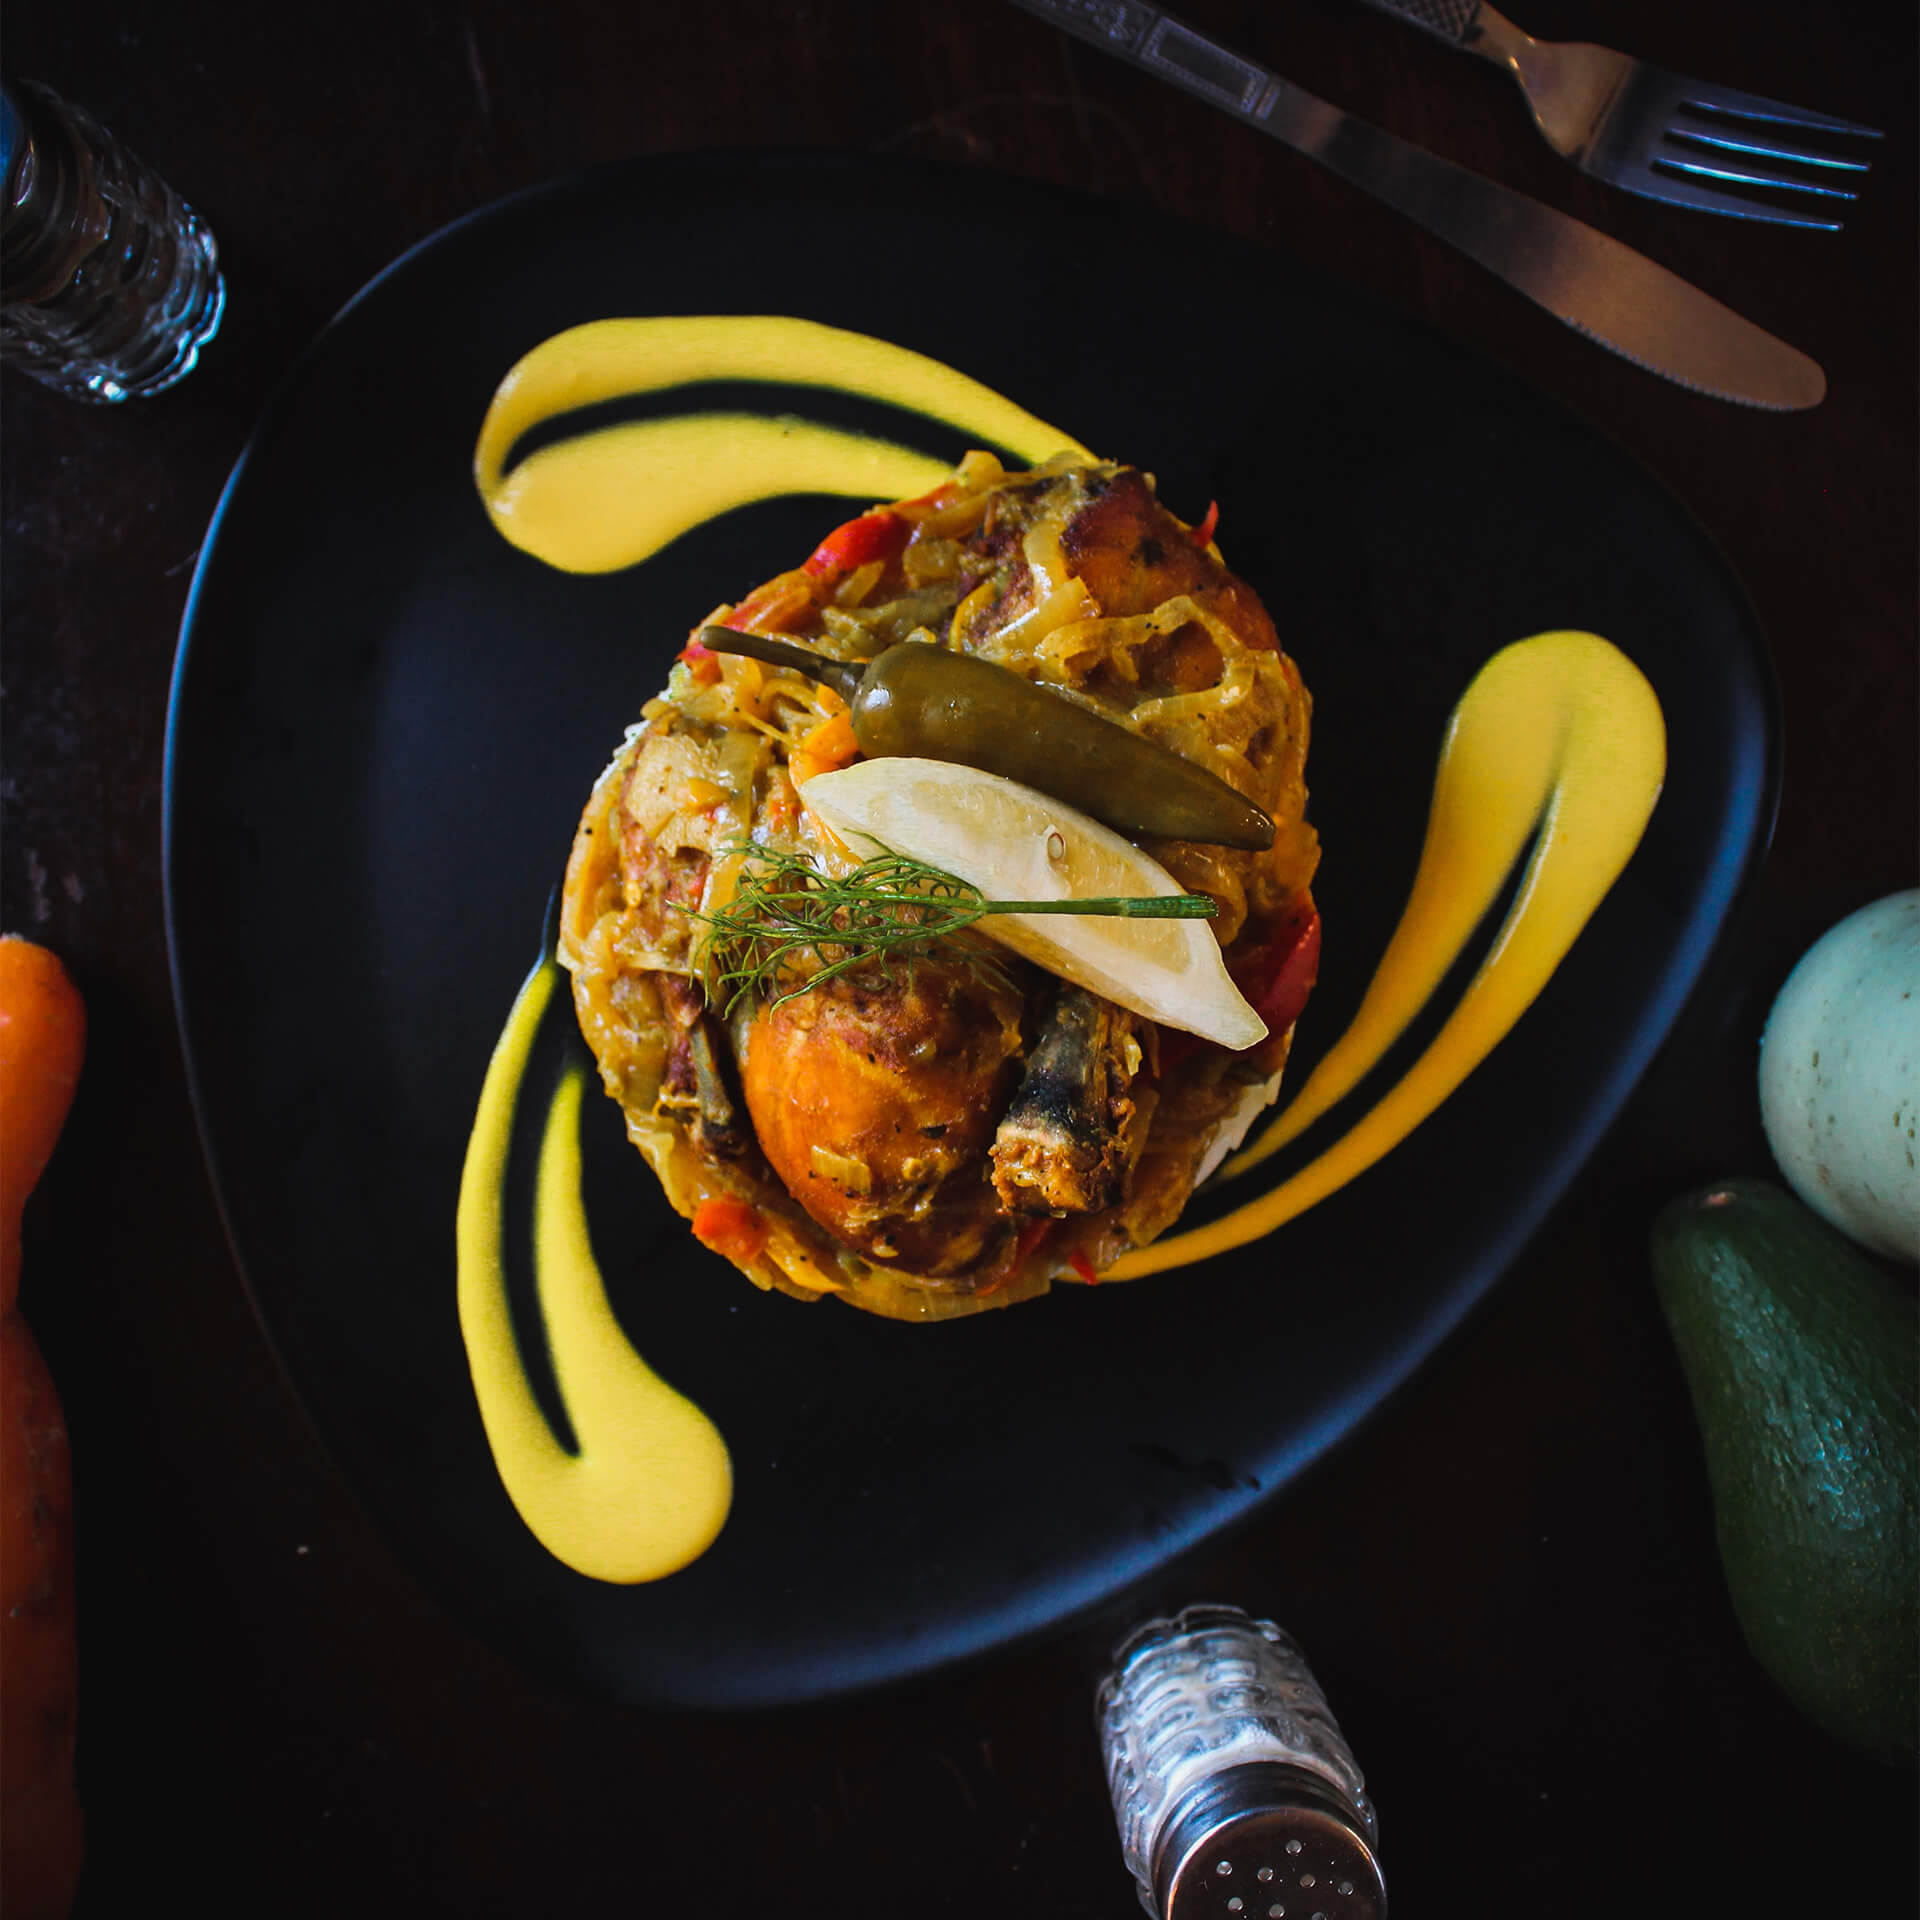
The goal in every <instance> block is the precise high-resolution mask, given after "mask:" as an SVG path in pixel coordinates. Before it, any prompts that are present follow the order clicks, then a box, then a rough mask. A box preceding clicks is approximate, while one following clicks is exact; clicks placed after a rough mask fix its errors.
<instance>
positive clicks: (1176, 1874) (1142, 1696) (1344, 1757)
mask: <svg viewBox="0 0 1920 1920" xmlns="http://www.w3.org/2000/svg"><path fill="white" fill-rule="evenodd" d="M1095 1708H1096V1712H1097V1714H1098V1717H1099V1725H1100V1742H1101V1750H1102V1753H1103V1755H1104V1758H1105V1760H1106V1767H1107V1785H1108V1787H1109V1789H1110V1791H1111V1793H1112V1795H1113V1813H1114V1819H1115V1821H1116V1823H1117V1824H1118V1826H1119V1830H1120V1846H1121V1851H1122V1853H1123V1854H1124V1856H1125V1858H1126V1862H1127V1865H1128V1867H1129V1868H1130V1869H1131V1870H1132V1872H1133V1877H1134V1880H1135V1881H1136V1882H1137V1884H1138V1886H1139V1891H1140V1904H1141V1905H1142V1906H1143V1907H1145V1908H1146V1910H1147V1912H1148V1913H1149V1914H1151V1915H1153V1916H1154V1920H1203V1917H1204V1920H1385V1915H1386V1911H1387V1888H1386V1880H1385V1878H1384V1876H1383V1875H1382V1873H1381V1870H1380V1861H1379V1854H1378V1839H1379V1834H1378V1823H1377V1821H1376V1818H1375V1815H1374V1810H1373V1806H1372V1804H1371V1803H1370V1802H1369V1800H1368V1799H1367V1795H1366V1785H1365V1782H1364V1780H1363V1779H1362V1777H1361V1774H1360V1769H1359V1768H1358V1767H1357V1766H1355V1765H1354V1760H1353V1755H1352V1753H1351V1752H1350V1751H1349V1749H1348V1747H1347V1743H1346V1741H1345V1740H1344V1739H1343V1738H1342V1737H1341V1733H1340V1728H1339V1725H1338V1723H1337V1722H1336V1721H1335V1720H1334V1717H1333V1715H1332V1713H1331V1712H1330V1711H1329V1710H1328V1708H1327V1701H1326V1696H1325V1695H1324V1694H1323V1693H1322V1692H1321V1690H1320V1685H1319V1682H1318V1681H1316V1680H1315V1679H1314V1677H1313V1673H1312V1670H1311V1669H1310V1668H1309V1667H1308V1665H1307V1663H1306V1660H1305V1659H1304V1658H1303V1657H1302V1655H1301V1652H1300V1649H1299V1648H1298V1647H1296V1646H1295V1645H1294V1644H1293V1642H1292V1641H1291V1640H1290V1639H1288V1638H1287V1636H1286V1635H1285V1634H1284V1633H1282V1632H1281V1631H1280V1629H1279V1628H1278V1627H1277V1626H1275V1625H1274V1624H1273V1622H1272V1621H1270V1620H1255V1619H1253V1618H1251V1617H1250V1616H1249V1615H1247V1614H1245V1613H1243V1612H1242V1611H1241V1610H1240V1609H1239V1608H1238V1607H1223V1606H1194V1607H1187V1608H1185V1609H1183V1610H1182V1611H1181V1612H1180V1613H1178V1614H1176V1615H1175V1616H1174V1617H1173V1618H1172V1619H1171V1620H1151V1621H1149V1622H1147V1624H1146V1625H1145V1626H1143V1627H1140V1628H1139V1629H1137V1630H1136V1631H1135V1632H1134V1633H1133V1634H1131V1635H1130V1636H1129V1637H1128V1638H1127V1640H1126V1641H1125V1642H1124V1643H1123V1644H1122V1645H1121V1647H1120V1648H1119V1650H1118V1651H1117V1652H1116V1654H1115V1655H1114V1663H1113V1668H1112V1671H1111V1672H1110V1673H1109V1674H1108V1676H1107V1678H1106V1679H1105V1680H1104V1681H1103V1682H1102V1683H1101V1686H1100V1691H1099V1694H1098V1697H1097V1699H1096V1702H1095Z"/></svg>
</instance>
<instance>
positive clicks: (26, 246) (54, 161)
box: [0, 81, 226, 402]
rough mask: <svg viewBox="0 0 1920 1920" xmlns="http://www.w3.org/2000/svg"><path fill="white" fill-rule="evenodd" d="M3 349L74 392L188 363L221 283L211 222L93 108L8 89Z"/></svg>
mask: <svg viewBox="0 0 1920 1920" xmlns="http://www.w3.org/2000/svg"><path fill="white" fill-rule="evenodd" d="M0 177H4V182H5V185H4V191H3V192H0V358H4V359H6V360H7V361H8V362H9V363H10V364H13V365H17V366H18V367H19V368H20V369H21V371H22V372H24V373H27V374H30V375H31V376H32V377H33V378H34V379H36V380H38V381H39V382H41V384H42V385H44V386H48V387H52V388H54V389H55V390H56V391H58V392H61V393H65V394H69V395H71V396H72V397H74V398H75V399H80V400H97V401H105V402H113V401H119V400H130V399H137V398H142V397H144V396H146V395H148V394H154V393H159V392H161V391H163V390H164V389H165V388H167V387H170V386H172V385H173V384H174V382H175V381H177V380H180V379H183V378H185V376H186V375H187V374H189V373H190V372H192V370H193V367H194V363H195V361H196V360H198V358H199V355H200V349H201V348H202V347H203V346H205V345H206V343H207V342H208V341H209V340H211V339H212V338H213V336H214V334H215V332H216V331H217V330H218V328H219V325H220V316H221V313H222V311H223V310H224V308H225V305H226V286H225V283H224V281H223V280H222V279H221V276H220V266H219V260H218V256H217V254H216V252H215V249H214V244H213V236H212V234H211V233H209V232H208V231H207V228H206V225H205V223H204V222H203V221H202V220H201V219H200V217H199V215H198V214H196V213H195V212H194V211H193V209H192V208H191V207H189V206H188V205H187V203H186V202H185V201H184V200H182V199H181V198H180V196H179V195H178V194H177V193H175V192H174V191H173V189H172V188H171V187H169V186H168V185H167V183H166V182H165V181H164V180H162V179H161V178H160V176H159V175H158V174H156V173H155V172H154V171H153V169H152V168H151V167H149V166H147V165H145V164H144V163H143V162H142V161H140V160H139V159H137V158H136V157H135V156H134V155H133V154H131V153H129V152H128V151H127V149H126V148H125V147H123V146H122V145H121V144H120V143H119V141H117V140H116V139H115V138H114V137H113V135H112V134H110V133H109V132H108V131H107V130H106V128H105V127H103V126H101V124H100V123H99V122H98V121H97V120H95V119H94V118H93V116H92V115H91V114H88V113H85V112H83V111H82V110H81V109H80V108H78V107H75V106H71V105H69V104H68V103H67V102H66V101H64V100H62V99H61V98H60V97H59V96H58V95H57V94H55V93H53V92H51V91H50V90H49V89H47V88H45V87H42V86H36V85H34V84H33V83H31V82H26V81H23V82H19V83H14V82H8V83H7V84H6V85H5V86H4V87H0Z"/></svg>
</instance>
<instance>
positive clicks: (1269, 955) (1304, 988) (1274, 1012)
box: [1227, 907, 1320, 1033]
mask: <svg viewBox="0 0 1920 1920" xmlns="http://www.w3.org/2000/svg"><path fill="white" fill-rule="evenodd" d="M1227 971H1228V972H1229V973H1231V974H1232V975H1233V978H1234V984H1235V985H1236V986H1237V987H1238V988H1239V989H1240V991H1241V992H1242V993H1244V994H1245V995H1246V996H1247V999H1248V1002H1249V1003H1250V1004H1251V1005H1252V1007H1253V1010H1254V1012H1255V1013H1257V1014H1258V1015H1259V1016H1260V1018H1261V1019H1262V1020H1264V1021H1265V1022H1266V1023H1267V1031H1268V1032H1269V1033H1285V1032H1286V1030H1287V1029H1288V1028H1289V1027H1290V1026H1292V1025H1293V1023H1294V1022H1295V1021H1296V1020H1298V1019H1299V1018H1300V1014H1301V1011H1302V1009H1303V1008H1304V1007H1305V1006H1306V1004H1307V996H1308V995H1309V994H1310V993H1311V992H1312V991H1313V983H1314V981H1315V980H1317V979H1318V978H1319V977H1320V915H1319V914H1318V912H1316V911H1315V910H1314V909H1313V908H1312V907H1307V908H1305V909H1304V910H1303V911H1301V912H1300V913H1297V914H1295V915H1294V916H1293V917H1292V918H1291V919H1289V920H1286V921H1283V922H1282V923H1281V924H1280V926H1279V927H1278V928H1277V929H1276V930H1275V933H1274V937H1273V938H1272V939H1271V940H1269V941H1268V942H1267V944H1266V945H1265V946H1264V947H1262V948H1260V950H1259V951H1258V952H1257V953H1254V954H1251V955H1249V956H1248V958H1247V959H1246V960H1245V961H1244V962H1243V963H1242V964H1241V965H1240V966H1239V967H1237V968H1236V967H1233V966H1229V967H1228V969H1227Z"/></svg>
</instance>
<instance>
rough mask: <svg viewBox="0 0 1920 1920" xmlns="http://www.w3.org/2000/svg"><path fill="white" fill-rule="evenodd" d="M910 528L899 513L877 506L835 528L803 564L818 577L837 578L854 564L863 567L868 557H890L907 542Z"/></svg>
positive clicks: (873, 558)
mask: <svg viewBox="0 0 1920 1920" xmlns="http://www.w3.org/2000/svg"><path fill="white" fill-rule="evenodd" d="M911 531H912V527H911V525H910V524H909V523H908V521H907V520H906V519H904V518H903V517H902V516H901V515H900V514H897V513H891V512H889V511H888V510H887V509H886V508H884V507H881V508H877V509H876V510H875V511H874V512H872V513H863V514H862V515H861V516H860V517H859V519H857V520H849V521H848V522H847V523H846V525H845V526H843V527H836V528H834V530H833V531H832V532H831V533H830V534H828V535H827V537H826V538H825V539H824V540H822V541H821V542H820V544H819V545H818V546H817V547H815V548H814V550H813V552H812V553H811V554H810V555H809V556H808V557H807V558H806V559H805V560H804V561H803V562H802V563H801V566H802V568H803V570H804V571H805V572H807V573H810V574H812V576H813V577H814V578H815V579H816V580H827V579H837V578H838V577H839V576H840V575H841V574H843V573H851V572H852V571H853V570H854V568H855V567H864V566H865V565H866V564H867V562H868V561H869V560H889V559H891V558H892V557H893V556H894V555H895V554H896V553H898V552H899V551H900V549H901V548H902V547H904V546H905V545H906V544H907V535H908V534H909V533H910V532H911Z"/></svg>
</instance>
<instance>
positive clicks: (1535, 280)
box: [1013, 0, 1827, 412]
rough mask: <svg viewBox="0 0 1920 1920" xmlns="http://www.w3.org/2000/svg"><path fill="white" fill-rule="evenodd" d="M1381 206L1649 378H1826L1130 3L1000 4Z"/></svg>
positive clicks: (1669, 281)
mask: <svg viewBox="0 0 1920 1920" xmlns="http://www.w3.org/2000/svg"><path fill="white" fill-rule="evenodd" d="M1013 4H1014V5H1015V6H1017V7H1021V8H1024V9H1025V10H1026V11H1027V12H1028V13H1031V14H1036V15H1038V16H1039V17H1040V18H1041V19H1043V20H1047V21H1050V22H1051V23H1052V24H1053V25H1054V26H1056V27H1059V28H1061V29H1062V30H1063V31H1064V32H1067V33H1070V34H1072V35H1074V36H1075V37H1076V38H1077V39H1081V40H1085V41H1087V42H1088V43H1089V44H1090V45H1092V46H1096V47H1099V48H1101V49H1102V50H1103V51H1104V52H1107V53H1111V54H1114V55H1115V56H1117V57H1118V58H1120V59H1122V60H1126V61H1129V62H1131V63H1132V64H1133V65H1134V66H1137V67H1142V68H1144V69H1145V70H1146V71H1147V72H1148V73H1152V74H1157V75H1158V76H1159V77H1160V78H1161V79H1162V80H1167V81H1171V82H1172V84H1173V85H1174V86H1176V87H1180V88H1182V89H1184V90H1185V91H1186V92H1188V93H1191V94H1193V95H1194V96H1195V97H1196V98H1198V99H1201V100H1205V101H1207V102H1208V103H1209V104H1210V105H1212V106H1216V107H1219V108H1221V109H1222V110H1223V111H1225V112H1227V113H1230V114H1233V115H1234V116H1235V117H1236V118H1237V119H1240V120H1244V121H1246V123H1247V124H1248V125H1249V126H1252V127H1257V128H1258V129H1259V130H1260V131H1261V132H1262V133H1266V134H1271V135H1272V137H1273V138H1274V139H1276V140H1278V141H1280V142H1281V143H1282V144H1283V145H1285V146H1289V147H1292V148H1293V149H1294V150H1295V151H1296V152H1298V153H1303V154H1305V155H1306V156H1307V157H1308V158H1309V159H1312V160H1317V161H1319V162H1320V164H1321V165H1322V166H1324V167H1328V168H1330V169H1331V170H1332V171H1333V172H1335V173H1337V174H1339V175H1340V177H1341V178H1342V179H1343V180H1347V181H1350V182H1351V183H1352V184H1353V185H1354V186H1356V187H1359V188H1360V189H1361V190H1362V191H1363V192H1366V193H1370V194H1372V195H1373V196H1374V197H1375V198H1376V199H1378V200H1384V201H1385V202H1386V203H1387V205H1388V206H1390V207H1393V208H1395V209H1396V210H1397V211H1398V212H1400V213H1403V214H1405V215H1406V216H1407V218H1408V219H1410V220H1412V221H1414V222H1415V223H1416V224H1417V225H1419V226H1422V227H1425V228H1426V230H1427V231H1428V232H1429V233H1431V234H1434V235H1435V236H1436V237H1438V238H1439V239H1441V240H1444V241H1446V242H1447V243H1448V245H1450V246H1453V247H1457V248H1458V249H1459V250H1460V251H1461V252H1462V253H1464V254H1466V255H1467V256H1468V257H1469V258H1470V259H1473V260H1477V261H1478V262H1479V263H1480V264H1481V265H1482V266H1483V267H1485V268H1486V269H1487V270H1488V271H1489V272H1491V273H1495V274H1498V275H1499V276H1500V278H1501V279H1502V280H1504V281H1506V282H1507V284H1508V285H1509V286H1511V287H1513V288H1515V289H1516V290H1517V291H1518V292H1520V293H1523V294H1525V295H1526V296H1527V298H1528V299H1529V300H1532V301H1533V302H1535V303H1536V304H1537V305H1539V306H1542V307H1544V308H1546V310H1547V311H1548V312H1549V313H1550V314H1552V315H1553V316H1554V318H1555V319H1557V320H1562V321H1564V322H1565V323H1566V324H1567V325H1568V326H1570V327H1572V328H1573V329H1574V330H1575V331H1576V332H1578V333H1583V334H1585V335H1586V337H1587V338H1588V339H1589V340H1592V341H1595V342H1597V343H1598V344H1599V345H1600V346H1603V347H1606V348H1609V349H1610V350H1611V351H1613V352H1614V353H1617V354H1619V355H1621V356H1622V357H1623V358H1624V359H1627V360H1631V361H1632V362H1633V363H1634V364H1635V365H1636V366H1639V367H1643V368H1644V369H1646V371H1647V372H1649V373H1657V374H1659V375H1661V376H1662V377H1664V378H1665V379H1668V380H1672V381H1675V382H1677V383H1678V384H1679V385H1681V386H1683V387H1691V388H1692V389H1693V390H1694V391H1695V392H1697V393H1705V394H1710V395H1712V396H1713V397H1714V398H1715V399H1718V400H1728V401H1732V402H1734V403H1735V404H1736V405H1740V406H1749V407H1767V408H1773V409H1776V410H1779V411H1782V412H1785V411H1790V410H1793V409H1796V408H1801V407H1814V406H1818V405H1819V404H1820V402H1821V400H1822V399H1823V398H1825V396H1826V391H1827V376H1826V375H1825V374H1824V373H1823V372H1822V371H1821V369H1820V366H1819V364H1818V362H1816V361H1814V360H1810V359H1809V358H1808V357H1807V356H1806V355H1805V354H1804V353H1801V352H1799V351H1798V350H1797V349H1795V348H1793V347H1790V346H1788V345H1787V343H1786V342H1785V341H1784V340H1776V339H1775V338H1774V336H1773V335H1772V334H1770V333H1768V332H1766V331H1765V330H1764V329H1762V328H1760V327H1757V326H1755V325H1754V324H1753V322H1752V321H1751V320H1746V319H1743V318H1742V317H1741V316H1740V315H1739V314H1737V313H1735V312H1734V311H1733V309H1732V308H1731V307H1724V306H1722V305H1721V304H1720V302H1719V301H1717V300H1715V299H1713V298H1712V297H1711V296H1710V295H1708V294H1705V293H1702V292H1701V291H1700V289H1699V288H1698V287H1695V286H1692V285H1690V284H1689V283H1688V282H1687V281H1685V280H1682V279H1681V278H1680V276H1679V275H1678V274H1676V273H1670V272H1669V271H1668V270H1667V269H1666V268H1665V267H1663V266H1660V265H1658V264H1657V263H1656V262H1654V261H1652V260H1649V259H1648V258H1647V257H1646V255H1645V254H1642V253H1636V252H1635V251H1634V250H1633V249H1632V248H1631V247H1629V246H1626V245H1624V244H1623V243H1622V242H1620V241H1618V240H1614V239H1612V238H1610V237H1609V236H1608V235H1606V234H1604V233H1601V232H1599V231H1598V230H1597V229H1596V228H1593V227H1589V226H1587V225H1586V224H1585V223H1584V222H1582V221H1579V220H1575V219H1574V218H1572V216H1571V215H1569V214H1564V213H1561V212H1559V211H1558V210H1557V209H1555V208H1553V207H1548V206H1543V205H1542V204H1541V203H1540V202H1539V201H1538V200H1532V199H1529V198H1528V197H1527V195H1525V194H1524V193H1519V192H1516V191H1515V190H1514V189H1513V188H1512V187H1503V186H1501V185H1500V184H1499V183H1498V182H1497V181H1493V180H1489V179H1486V178H1485V177H1484V176H1483V175H1481V174H1477V173H1474V172H1472V171H1471V170H1470V169H1468V168H1466V167H1462V166H1457V165H1455V164H1454V162H1453V161H1451V160H1443V159H1441V158H1440V157H1439V155H1438V154H1432V153H1429V152H1427V151H1426V149H1425V148H1424V147H1417V146H1415V145H1414V144H1413V143H1412V142H1411V141H1409V140H1402V139H1401V138H1400V137H1399V136H1398V135H1397V134H1391V133H1388V132H1386V131H1384V130H1383V129H1382V128H1379V127H1376V126H1373V125H1371V124H1370V123H1369V122H1367V121H1365V120H1360V119H1356V118H1355V117H1354V116H1353V115H1352V114H1350V113H1347V112H1344V111H1343V110H1342V109H1341V108H1339V107H1336V106H1333V105H1331V104H1329V103H1328V102H1327V101H1325V100H1321V99H1319V98H1317V97H1316V96H1315V95H1313V94H1311V93H1308V92H1307V91H1306V90H1305V89H1304V88H1302V87H1296V86H1295V85H1293V83H1292V82H1291V81H1288V80H1283V79H1282V78H1281V77H1280V76H1279V75H1278V74H1277V73H1274V72H1272V71H1271V70H1270V69H1269V68H1266V67H1263V66H1261V65H1259V64H1258V63H1257V62H1256V61H1252V60H1248V59H1245V58H1243V57H1242V56H1241V55H1240V54H1237V53H1235V52H1233V51H1232V50H1231V49H1230V48H1227V47H1223V46H1221V45H1220V44H1219V42H1217V41H1215V40H1210V39H1208V38H1207V36H1206V35H1205V34H1203V33H1200V32H1198V31H1196V30H1195V29H1194V28H1192V27H1190V26H1188V25H1187V24H1186V22H1185V21H1183V20H1178V19H1176V18H1175V17H1174V16H1173V15H1172V14H1170V13H1162V12H1161V11H1160V10H1159V9H1158V8H1156V7H1151V6H1147V5H1145V4H1144V0H1013Z"/></svg>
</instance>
